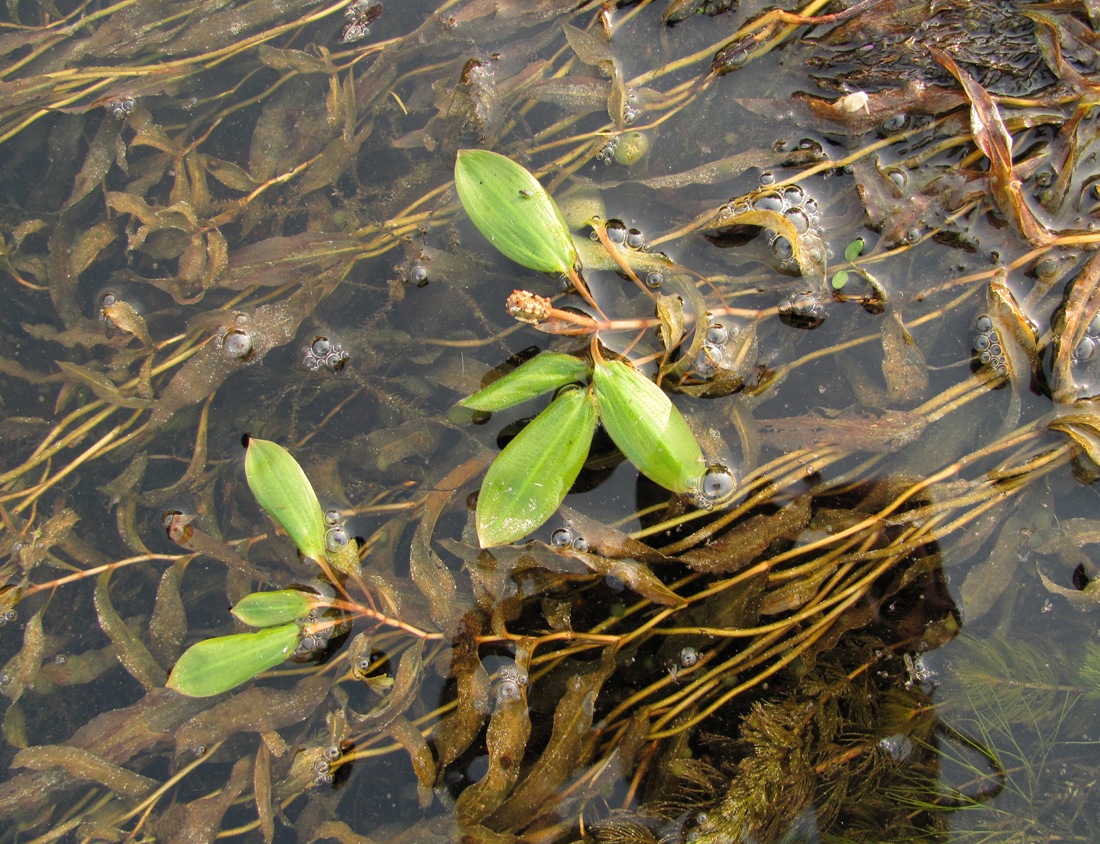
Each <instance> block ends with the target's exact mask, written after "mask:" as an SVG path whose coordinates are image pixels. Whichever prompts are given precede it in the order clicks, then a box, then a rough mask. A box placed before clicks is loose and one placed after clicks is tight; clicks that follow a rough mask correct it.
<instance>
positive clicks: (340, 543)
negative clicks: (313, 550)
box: [325, 510, 351, 553]
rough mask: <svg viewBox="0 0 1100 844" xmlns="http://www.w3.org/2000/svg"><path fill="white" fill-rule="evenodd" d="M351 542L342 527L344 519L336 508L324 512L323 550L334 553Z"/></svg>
mask: <svg viewBox="0 0 1100 844" xmlns="http://www.w3.org/2000/svg"><path fill="white" fill-rule="evenodd" d="M349 542H351V537H350V536H348V532H347V530H346V529H345V528H344V519H343V517H342V516H341V515H340V513H339V512H337V511H336V510H328V511H326V512H325V550H327V551H329V552H330V553H336V552H337V551H339V550H340V549H341V548H346V547H347V545H348V543H349Z"/></svg>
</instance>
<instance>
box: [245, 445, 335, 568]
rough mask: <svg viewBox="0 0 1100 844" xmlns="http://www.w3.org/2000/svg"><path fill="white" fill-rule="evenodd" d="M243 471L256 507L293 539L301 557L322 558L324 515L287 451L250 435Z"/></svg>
mask: <svg viewBox="0 0 1100 844" xmlns="http://www.w3.org/2000/svg"><path fill="white" fill-rule="evenodd" d="M244 473H245V477H246V478H248V486H249V487H250V488H251V489H252V494H253V495H255V496H256V500H257V501H258V502H260V506H261V507H263V508H264V510H266V511H267V514H268V515H269V516H271V518H272V519H274V520H275V521H276V522H277V523H278V525H279V526H280V527H281V528H282V529H283V530H285V531H286V532H287V535H288V536H290V538H291V539H293V540H294V543H295V544H296V545H297V546H298V550H299V551H301V552H302V555H303V556H306V557H310V558H311V559H314V560H318V561H320V560H323V559H325V515H324V513H323V512H321V502H319V501H318V500H317V493H315V492H314V491H313V486H312V484H310V482H309V478H307V477H306V473H305V472H304V471H302V467H301V466H299V465H298V461H297V460H295V459H294V458H293V457H291V455H290V452H289V451H287V450H286V449H285V448H283V447H282V446H281V445H278V444H277V443H273V442H271V441H269V440H261V439H257V438H256V437H251V438H250V439H249V440H248V450H247V451H246V452H245V456H244Z"/></svg>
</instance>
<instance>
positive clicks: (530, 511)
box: [476, 390, 596, 548]
mask: <svg viewBox="0 0 1100 844" xmlns="http://www.w3.org/2000/svg"><path fill="white" fill-rule="evenodd" d="M595 433H596V406H595V403H594V402H593V400H592V393H591V391H590V390H569V391H567V392H565V393H562V394H561V395H560V396H558V397H557V398H556V399H554V401H553V402H551V404H550V406H549V407H548V408H546V410H544V411H543V412H542V413H540V414H539V415H538V416H536V417H535V418H534V420H532V422H531V423H530V424H529V425H528V426H527V427H526V428H524V429H523V430H522V431H520V432H519V434H518V435H516V437H515V439H513V440H512V441H511V442H510V443H508V445H506V446H505V447H504V450H503V451H502V452H501V453H500V454H499V455H497V459H496V460H494V461H493V465H492V466H490V467H489V471H488V472H486V473H485V481H484V483H482V485H481V493H480V494H479V495H478V499H477V518H476V521H477V537H478V541H479V542H480V543H481V547H482V548H491V547H493V546H494V545H506V544H507V543H509V542H515V541H516V540H517V539H520V538H522V537H524V536H526V535H527V534H528V533H530V532H531V531H533V530H534V529H535V528H537V527H539V526H540V525H542V524H543V523H544V522H545V521H546V520H547V519H549V518H550V517H551V516H552V515H554V511H555V510H557V509H558V507H559V506H561V502H562V501H563V500H564V499H565V494H566V493H567V492H569V488H570V487H571V486H573V481H575V480H576V479H577V475H578V474H580V471H581V467H582V466H584V461H585V460H587V459H588V449H589V447H590V446H591V445H592V435H593V434H595Z"/></svg>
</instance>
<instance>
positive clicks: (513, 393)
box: [459, 352, 588, 411]
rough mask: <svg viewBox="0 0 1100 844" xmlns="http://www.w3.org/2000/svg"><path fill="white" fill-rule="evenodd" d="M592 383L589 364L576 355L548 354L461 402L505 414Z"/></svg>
mask: <svg viewBox="0 0 1100 844" xmlns="http://www.w3.org/2000/svg"><path fill="white" fill-rule="evenodd" d="M587 380H588V364H586V363H585V362H584V361H582V360H581V359H580V358H575V357H573V356H572V355H559V354H556V353H555V352H545V353H544V354H541V355H538V356H537V357H533V358H531V360H529V361H527V362H526V363H524V364H522V365H521V366H519V367H518V368H516V369H513V370H512V371H511V372H509V373H508V374H507V375H505V376H504V377H503V378H499V379H497V380H496V381H494V382H493V383H492V384H490V385H489V386H488V387H485V388H484V389H482V390H478V391H477V392H476V393H474V394H473V395H472V396H470V397H469V398H466V399H463V400H462V401H460V402H459V404H461V405H462V406H463V407H469V408H471V409H473V410H486V411H494V410H504V408H506V407H512V406H513V405H516V404H520V403H521V402H525V401H527V400H528V399H533V398H537V397H538V396H541V395H542V394H543V393H549V392H550V391H552V390H556V389H558V388H559V387H564V386H565V385H566V384H572V383H574V382H576V381H587Z"/></svg>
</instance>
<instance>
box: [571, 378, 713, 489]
mask: <svg viewBox="0 0 1100 844" xmlns="http://www.w3.org/2000/svg"><path fill="white" fill-rule="evenodd" d="M592 381H593V384H594V385H595V388H596V406H597V407H598V409H599V414H600V421H602V422H603V424H604V427H605V428H606V429H607V433H608V434H610V435H611V439H612V440H614V441H615V445H617V446H618V447H619V450H620V451H621V452H622V453H623V454H624V455H625V456H626V457H627V459H628V460H630V462H631V463H633V464H634V465H635V466H636V467H638V470H639V471H640V472H641V473H642V474H643V475H645V476H646V477H647V478H649V479H650V480H651V481H654V482H656V483H658V484H660V485H661V486H663V487H664V488H665V489H670V490H672V491H673V492H688V491H689V490H691V489H692V488H693V487H694V486H695V485H696V484H698V482H699V479H700V477H701V476H702V474H703V469H704V464H703V453H702V451H701V450H700V448H699V443H698V442H697V441H696V439H695V435H694V434H693V433H692V432H691V428H689V427H688V424H687V422H686V421H685V420H684V417H683V416H682V415H680V411H678V410H677V409H676V407H675V405H673V404H672V401H671V400H670V399H669V397H668V396H667V395H666V394H665V392H664V391H663V390H662V389H661V388H660V387H658V386H657V385H656V384H654V383H653V382H652V381H650V380H649V379H648V378H646V377H645V376H644V375H642V373H640V372H638V370H636V369H634V368H633V367H631V366H628V365H627V364H625V363H623V362H622V361H611V362H610V363H602V364H598V365H597V366H596V371H595V373H594V374H593V378H592Z"/></svg>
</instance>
